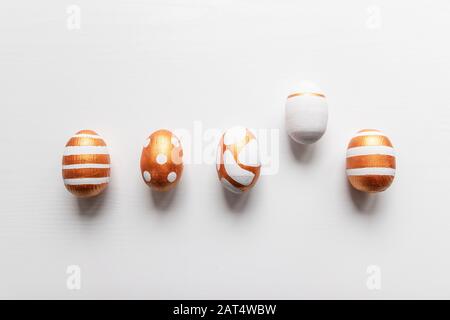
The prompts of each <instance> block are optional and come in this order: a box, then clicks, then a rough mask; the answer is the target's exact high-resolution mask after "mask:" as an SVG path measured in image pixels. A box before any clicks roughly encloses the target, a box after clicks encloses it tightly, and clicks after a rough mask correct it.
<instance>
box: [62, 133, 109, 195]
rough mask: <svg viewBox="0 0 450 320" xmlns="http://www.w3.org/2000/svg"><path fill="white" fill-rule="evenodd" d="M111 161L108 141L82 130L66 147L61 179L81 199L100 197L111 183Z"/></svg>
mask: <svg viewBox="0 0 450 320" xmlns="http://www.w3.org/2000/svg"><path fill="white" fill-rule="evenodd" d="M109 175H110V158H109V153H108V149H107V147H106V143H105V141H104V140H103V139H102V138H101V137H100V136H99V135H98V134H97V133H96V132H95V131H92V130H81V131H79V132H77V133H76V134H75V135H74V136H72V137H71V138H70V139H69V141H68V142H67V144H66V148H65V150H64V156H63V160H62V176H63V179H64V185H65V186H66V188H67V190H69V191H70V192H71V193H73V194H74V195H76V196H78V197H92V196H96V195H98V194H99V193H101V192H102V191H103V190H104V189H105V188H106V187H107V186H108V183H109Z"/></svg>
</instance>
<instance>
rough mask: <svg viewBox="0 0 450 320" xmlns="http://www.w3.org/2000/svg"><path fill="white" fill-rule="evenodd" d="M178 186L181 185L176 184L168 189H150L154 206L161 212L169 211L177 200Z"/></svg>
mask: <svg viewBox="0 0 450 320" xmlns="http://www.w3.org/2000/svg"><path fill="white" fill-rule="evenodd" d="M178 187H179V186H175V187H174V188H173V189H171V190H168V191H156V190H153V189H150V193H151V198H152V201H153V207H154V208H155V209H157V210H158V211H159V212H166V211H168V210H169V209H170V208H171V206H172V204H173V202H174V200H175V196H176V193H177V192H178Z"/></svg>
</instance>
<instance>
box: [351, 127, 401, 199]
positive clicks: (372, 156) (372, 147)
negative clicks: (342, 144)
mask: <svg viewBox="0 0 450 320" xmlns="http://www.w3.org/2000/svg"><path fill="white" fill-rule="evenodd" d="M395 168H396V164H395V152H394V148H393V146H392V143H391V141H390V140H389V138H388V137H387V136H386V135H385V134H384V133H382V132H381V131H379V130H374V129H364V130H361V131H359V132H358V133H357V134H356V135H355V136H354V137H353V138H352V139H351V140H350V143H349V145H348V149H347V177H348V180H349V181H350V184H351V185H352V186H353V187H354V188H355V189H357V190H359V191H363V192H381V191H384V190H386V189H387V188H389V186H390V185H391V184H392V181H393V180H394V176H395Z"/></svg>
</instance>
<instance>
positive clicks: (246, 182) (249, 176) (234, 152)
mask: <svg viewBox="0 0 450 320" xmlns="http://www.w3.org/2000/svg"><path fill="white" fill-rule="evenodd" d="M216 161H217V167H216V169H217V174H218V176H219V180H220V182H221V183H222V185H223V186H224V187H225V188H226V189H228V190H229V191H231V192H234V193H242V192H245V191H247V190H249V189H250V188H252V187H253V186H254V185H255V183H256V181H257V180H258V177H259V174H260V169H261V164H260V160H259V152H258V142H257V140H256V137H255V135H254V134H253V133H252V132H250V130H248V129H247V128H244V127H233V128H230V129H228V130H227V131H225V133H224V134H223V136H222V138H221V139H220V142H219V147H218V148H217V159H216Z"/></svg>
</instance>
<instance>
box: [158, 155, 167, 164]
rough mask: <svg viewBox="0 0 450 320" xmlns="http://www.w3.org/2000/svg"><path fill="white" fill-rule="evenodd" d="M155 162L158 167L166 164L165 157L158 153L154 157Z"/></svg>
mask: <svg viewBox="0 0 450 320" xmlns="http://www.w3.org/2000/svg"><path fill="white" fill-rule="evenodd" d="M156 162H157V163H158V164H160V165H163V164H165V163H166V162H167V156H166V155H165V154H163V153H160V154H158V155H157V156H156Z"/></svg>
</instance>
